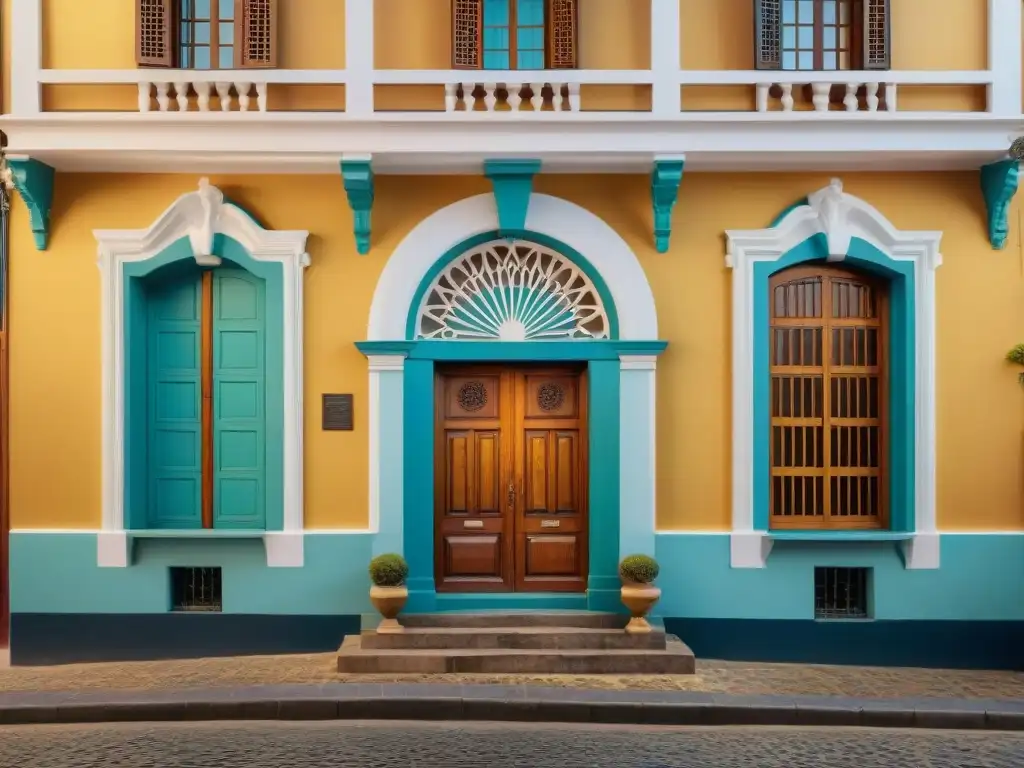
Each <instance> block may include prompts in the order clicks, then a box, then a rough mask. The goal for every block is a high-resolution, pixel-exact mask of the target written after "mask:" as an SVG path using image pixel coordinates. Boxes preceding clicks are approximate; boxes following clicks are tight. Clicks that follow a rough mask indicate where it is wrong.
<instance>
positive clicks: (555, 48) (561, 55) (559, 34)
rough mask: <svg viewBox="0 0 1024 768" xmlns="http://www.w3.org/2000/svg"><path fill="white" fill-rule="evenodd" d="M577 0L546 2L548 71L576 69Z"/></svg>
mask: <svg viewBox="0 0 1024 768" xmlns="http://www.w3.org/2000/svg"><path fill="white" fill-rule="evenodd" d="M578 10H579V3H578V2H577V0H548V8H547V11H548V69H576V67H577V66H579V65H578V63H577V61H576V57H577V55H578V54H577V49H578V47H579V46H578V44H577V42H578V34H577V29H578V24H577V20H578V18H577V17H578Z"/></svg>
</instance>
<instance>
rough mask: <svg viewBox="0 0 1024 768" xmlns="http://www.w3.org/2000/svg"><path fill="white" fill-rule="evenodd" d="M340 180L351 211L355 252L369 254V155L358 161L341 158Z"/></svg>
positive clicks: (370, 164)
mask: <svg viewBox="0 0 1024 768" xmlns="http://www.w3.org/2000/svg"><path fill="white" fill-rule="evenodd" d="M341 178H342V181H343V183H344V185H345V193H346V194H347V195H348V204H349V207H350V208H351V209H352V219H353V226H352V229H353V231H354V233H355V236H356V251H358V252H359V253H361V254H366V253H369V252H370V229H371V228H370V214H371V213H372V211H373V167H372V159H371V157H370V156H369V155H364V156H362V157H360V158H358V159H355V158H352V159H349V158H342V160H341Z"/></svg>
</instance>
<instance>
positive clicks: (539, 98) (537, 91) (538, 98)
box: [530, 83, 544, 112]
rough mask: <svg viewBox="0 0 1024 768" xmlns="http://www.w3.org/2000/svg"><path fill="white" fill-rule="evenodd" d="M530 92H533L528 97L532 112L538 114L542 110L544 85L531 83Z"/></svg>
mask: <svg viewBox="0 0 1024 768" xmlns="http://www.w3.org/2000/svg"><path fill="white" fill-rule="evenodd" d="M530 90H531V91H533V96H531V97H530V104H532V105H533V111H534V112H540V111H541V110H542V109H544V83H531V84H530Z"/></svg>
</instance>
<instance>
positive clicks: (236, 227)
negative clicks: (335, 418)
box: [93, 179, 309, 568]
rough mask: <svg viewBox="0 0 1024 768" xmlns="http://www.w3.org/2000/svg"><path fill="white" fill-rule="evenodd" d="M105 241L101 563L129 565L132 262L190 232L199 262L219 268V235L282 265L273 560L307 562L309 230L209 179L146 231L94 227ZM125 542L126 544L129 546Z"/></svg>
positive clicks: (269, 544)
mask: <svg viewBox="0 0 1024 768" xmlns="http://www.w3.org/2000/svg"><path fill="white" fill-rule="evenodd" d="M93 234H94V235H95V237H96V240H97V242H98V244H99V258H98V265H99V268H100V281H101V322H102V329H101V343H102V370H103V373H102V397H103V409H102V419H103V421H102V430H103V442H102V454H103V456H102V464H103V494H102V495H103V502H102V503H103V517H102V520H103V523H102V530H101V533H100V535H99V545H98V551H97V559H98V562H99V565H100V566H101V567H115V568H124V567H126V566H127V565H128V563H129V561H130V558H129V556H128V554H129V553H128V537H127V536H126V535H125V525H124V523H125V515H124V504H125V499H124V473H125V455H124V452H125V449H126V443H125V435H124V418H125V392H124V374H125V370H124V366H125V347H124V344H125V333H124V332H125V328H124V324H125V317H124V312H125V307H124V280H125V277H124V266H125V265H126V264H129V263H136V262H142V261H147V260H149V259H152V258H154V257H156V256H157V255H159V254H160V253H161V252H162V251H163V250H164V249H166V248H167V247H168V246H170V245H172V244H173V243H175V242H177V241H178V240H180V239H181V238H183V237H187V238H188V239H189V241H190V243H191V245H192V253H193V256H194V258H195V259H196V261H197V262H198V263H199V264H203V265H208V266H215V265H216V264H219V263H220V259H219V258H218V257H217V256H215V255H213V240H214V236H215V235H217V234H223V235H225V236H227V237H230V238H232V239H234V240H236V241H237V242H238V243H239V244H240V245H241V246H242V247H243V248H245V250H246V252H247V253H248V254H249V255H250V256H251V257H252V258H253V259H255V260H256V261H263V262H276V263H279V264H281V266H282V278H283V279H282V283H283V285H282V287H283V315H284V317H283V321H284V327H283V353H284V391H283V393H282V394H283V398H284V451H283V454H284V526H283V530H281V531H268V532H267V534H266V536H265V537H264V538H265V544H266V552H267V565H270V566H281V567H300V566H301V565H302V562H303V553H302V533H303V488H302V480H303V478H302V471H303V470H302V451H303V439H302V418H303V405H302V395H303V391H302V328H303V321H302V318H303V309H302V302H303V280H302V277H303V270H304V269H305V268H306V267H307V266H308V265H309V254H308V253H306V239H307V238H308V237H309V233H308V232H305V231H279V232H275V231H271V230H266V229H263V228H262V227H260V226H259V225H258V224H257V223H256V222H255V221H253V219H252V218H251V217H249V215H248V214H246V213H245V212H244V211H242V210H241V209H240V208H238V207H237V206H234V205H232V204H230V203H228V202H227V201H225V199H224V195H223V194H222V193H221V191H220V190H219V189H217V188H216V187H213V186H211V185H210V184H209V182H208V181H207V179H201V180H200V182H199V189H198V191H196V192H190V193H188V194H185V195H182V196H181V197H179V198H178V199H177V200H176V201H175V202H174V203H173V204H172V205H171V206H170V207H169V208H168V209H167V210H166V211H164V212H163V213H162V214H161V215H160V216H159V217H158V218H157V220H156V221H155V222H154V223H153V224H152V225H151V226H150V227H148V228H146V229H125V230H94V232H93ZM122 545H123V546H122Z"/></svg>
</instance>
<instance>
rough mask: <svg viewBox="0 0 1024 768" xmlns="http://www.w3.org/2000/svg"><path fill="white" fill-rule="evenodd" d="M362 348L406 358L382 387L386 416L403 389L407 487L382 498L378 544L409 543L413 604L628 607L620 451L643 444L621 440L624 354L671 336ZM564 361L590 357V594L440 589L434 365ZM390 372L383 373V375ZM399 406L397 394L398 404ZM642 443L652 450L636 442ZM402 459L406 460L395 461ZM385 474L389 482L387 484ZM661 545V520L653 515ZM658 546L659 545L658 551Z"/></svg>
mask: <svg viewBox="0 0 1024 768" xmlns="http://www.w3.org/2000/svg"><path fill="white" fill-rule="evenodd" d="M356 346H357V347H358V348H359V350H360V351H361V352H362V353H363V354H365V355H366V356H367V357H369V358H380V357H394V358H399V359H403V358H404V365H402V366H401V367H395V368H393V369H392V370H391V371H389V374H388V375H393V376H394V377H397V381H395V382H394V383H395V384H396V386H393V387H384V386H381V387H380V388H379V390H378V391H379V392H381V393H384V394H382V396H381V401H380V402H379V404H378V408H379V409H380V418H381V419H382V420H383V419H385V418H388V416H389V409H388V403H387V402H385V400H386V399H387V395H386V393H387V392H391V393H395V396H397V393H401V398H402V405H401V418H402V423H401V442H402V462H401V465H402V472H401V477H400V478H399V477H395V478H392V480H393V482H397V483H401V485H402V489H401V493H398V494H396V495H395V497H394V498H395V503H393V504H389V503H388V501H387V500H384V499H381V500H378V502H379V504H380V511H379V515H380V520H379V521H378V522H379V531H378V533H377V537H378V538H379V539H380V540H381V541H380V546H378V547H375V551H385V550H387V551H401V552H402V553H403V554H404V555H405V558H406V560H407V561H408V563H409V580H408V585H409V602H408V604H407V608H406V610H407V611H409V612H414V613H416V612H426V611H434V610H448V609H458V608H463V609H486V608H506V609H512V608H547V609H554V608H589V609H591V610H620V609H621V603H620V600H619V586H620V584H619V577H618V562H619V558H620V556H621V554H622V553H621V552H620V526H621V523H622V520H621V514H620V513H621V509H620V499H621V491H622V489H621V487H620V477H621V471H622V466H623V465H622V462H621V455H622V451H623V449H625V451H626V452H627V453H629V452H631V451H633V450H634V447H632V446H623V445H622V440H621V423H622V419H621V411H620V392H621V387H620V379H621V376H622V375H623V373H622V370H621V369H622V365H621V360H622V359H623V358H630V357H641V356H644V357H648V356H649V357H654V356H657V355H659V354H661V352H663V351H664V349H665V347H666V346H667V342H665V341H658V340H652V341H609V340H573V341H537V342H500V341H495V342H491V341H434V340H421V341H363V342H357V343H356ZM446 362H472V363H499V364H510V365H511V364H516V363H537V362H544V363H555V362H585V363H586V364H587V369H588V374H589V375H588V380H589V387H590V389H589V398H590V409H589V410H590V414H589V417H590V421H589V449H590V466H589V468H588V477H589V503H590V509H589V530H590V542H589V546H590V557H589V564H590V567H589V574H588V579H587V593H586V594H585V595H566V594H558V595H555V594H545V593H514V594H479V593H472V594H451V593H446V594H442V595H438V594H437V592H436V589H435V584H434V480H435V479H434V444H435V434H434V429H435V425H434V370H435V366H436V365H437V364H438V363H446ZM379 375H382V374H379ZM395 405H396V406H397V403H396V404H395ZM635 449H636V450H644V447H642V446H637V447H636V448H635ZM377 450H378V451H379V452H380V453H379V456H378V457H376V458H375V457H371V462H373V461H375V460H376V461H377V462H379V464H380V465H381V466H380V469H379V470H378V471H379V472H381V473H382V474H383V473H385V472H387V471H389V470H388V468H387V467H386V466H384V465H385V462H389V461H390V457H389V456H388V455H387V451H388V447H387V446H386V445H382V444H381V443H380V442H378V444H377ZM393 464H397V462H393ZM386 485H387V484H386V483H382V486H386ZM650 528H651V530H650V539H651V543H652V545H653V539H654V528H653V519H652V520H650ZM650 554H653V551H652V552H650Z"/></svg>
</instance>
